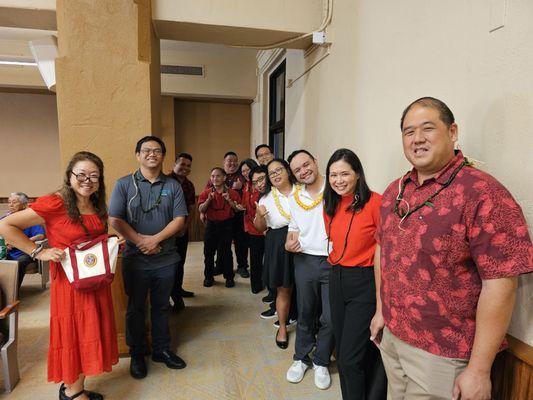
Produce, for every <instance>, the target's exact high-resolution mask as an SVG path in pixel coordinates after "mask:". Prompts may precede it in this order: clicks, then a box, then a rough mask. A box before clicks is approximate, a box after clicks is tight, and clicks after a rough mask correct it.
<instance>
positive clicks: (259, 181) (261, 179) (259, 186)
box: [252, 172, 266, 193]
mask: <svg viewBox="0 0 533 400" xmlns="http://www.w3.org/2000/svg"><path fill="white" fill-rule="evenodd" d="M252 185H253V187H254V188H255V190H257V191H258V192H259V193H264V192H265V187H266V174H265V173H264V172H256V173H255V174H254V175H253V176H252Z"/></svg>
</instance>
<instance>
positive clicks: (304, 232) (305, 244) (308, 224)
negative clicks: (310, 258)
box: [289, 181, 328, 256]
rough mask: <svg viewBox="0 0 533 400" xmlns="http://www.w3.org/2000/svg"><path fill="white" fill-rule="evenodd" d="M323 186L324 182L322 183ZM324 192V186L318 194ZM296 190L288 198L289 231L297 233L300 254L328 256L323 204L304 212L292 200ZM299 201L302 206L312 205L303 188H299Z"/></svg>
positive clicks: (310, 198) (311, 200) (311, 199)
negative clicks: (289, 211) (300, 249)
mask: <svg viewBox="0 0 533 400" xmlns="http://www.w3.org/2000/svg"><path fill="white" fill-rule="evenodd" d="M324 185H325V181H324ZM323 192H324V186H322V189H321V190H320V193H323ZM295 194H296V190H295V191H294V192H293V193H292V195H291V196H290V197H289V208H290V210H291V221H290V223H289V231H291V232H299V239H298V240H299V241H300V246H301V248H302V253H305V254H310V255H314V256H327V255H328V237H327V235H326V227H325V226H324V214H323V212H324V204H323V203H320V204H319V205H317V206H316V207H314V208H312V209H311V210H304V209H303V208H302V207H300V206H299V205H298V203H297V202H296V199H295V198H294V196H295ZM299 197H300V200H301V202H302V203H304V204H312V203H313V202H314V199H313V198H312V197H311V195H310V194H309V193H308V192H307V189H306V187H305V186H301V190H300V195H299Z"/></svg>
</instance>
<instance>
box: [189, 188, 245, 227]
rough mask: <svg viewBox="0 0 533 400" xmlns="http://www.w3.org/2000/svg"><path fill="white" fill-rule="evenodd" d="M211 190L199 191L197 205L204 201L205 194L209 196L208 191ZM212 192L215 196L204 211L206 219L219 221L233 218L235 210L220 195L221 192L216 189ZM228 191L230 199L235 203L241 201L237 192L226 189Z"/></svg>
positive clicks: (205, 198) (210, 190)
mask: <svg viewBox="0 0 533 400" xmlns="http://www.w3.org/2000/svg"><path fill="white" fill-rule="evenodd" d="M211 192H213V191H212V189H206V190H204V191H203V192H202V193H200V196H198V205H200V204H202V203H205V201H206V200H207V196H209V193H211ZM213 193H215V197H214V198H213V200H211V203H209V207H208V208H207V211H206V212H205V216H206V217H207V220H208V221H214V222H220V221H225V220H227V219H230V218H233V216H234V215H235V212H234V211H233V208H231V206H230V205H229V203H228V202H227V201H226V200H225V199H224V198H223V197H222V193H218V192H216V191H215V192H213ZM228 193H229V197H230V199H231V200H233V201H235V202H237V203H240V202H241V196H239V193H237V192H236V191H235V190H233V189H228Z"/></svg>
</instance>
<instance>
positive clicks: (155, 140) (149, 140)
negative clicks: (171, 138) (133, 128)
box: [135, 136, 167, 155]
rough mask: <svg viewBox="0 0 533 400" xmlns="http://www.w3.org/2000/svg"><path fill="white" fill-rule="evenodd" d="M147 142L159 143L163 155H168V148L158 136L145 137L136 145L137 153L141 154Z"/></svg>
mask: <svg viewBox="0 0 533 400" xmlns="http://www.w3.org/2000/svg"><path fill="white" fill-rule="evenodd" d="M146 142H157V143H158V144H159V146H161V151H162V152H163V155H165V154H167V148H166V147H165V143H164V142H163V141H162V140H161V139H159V138H158V137H157V136H145V137H143V138H142V139H141V140H139V141H138V142H137V144H136V145H135V153H140V152H141V146H142V145H143V143H146Z"/></svg>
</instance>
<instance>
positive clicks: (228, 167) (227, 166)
mask: <svg viewBox="0 0 533 400" xmlns="http://www.w3.org/2000/svg"><path fill="white" fill-rule="evenodd" d="M237 168H239V159H238V158H237V156H234V155H233V154H229V155H227V156H226V158H224V171H226V174H234V173H235V172H237Z"/></svg>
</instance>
